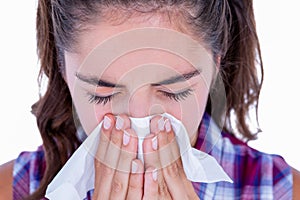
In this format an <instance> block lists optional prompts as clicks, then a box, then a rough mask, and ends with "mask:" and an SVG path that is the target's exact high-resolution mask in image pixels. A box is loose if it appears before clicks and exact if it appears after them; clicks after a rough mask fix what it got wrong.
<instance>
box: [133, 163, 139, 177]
mask: <svg viewBox="0 0 300 200" xmlns="http://www.w3.org/2000/svg"><path fill="white" fill-rule="evenodd" d="M138 167H139V165H138V164H137V163H136V162H135V161H132V163H131V173H133V174H135V173H137V171H138Z"/></svg>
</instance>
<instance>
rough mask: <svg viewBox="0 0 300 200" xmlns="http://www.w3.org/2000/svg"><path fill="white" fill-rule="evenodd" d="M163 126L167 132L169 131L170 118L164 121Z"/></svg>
mask: <svg viewBox="0 0 300 200" xmlns="http://www.w3.org/2000/svg"><path fill="white" fill-rule="evenodd" d="M165 128H166V131H167V132H170V131H171V124H170V120H169V119H166V121H165Z"/></svg>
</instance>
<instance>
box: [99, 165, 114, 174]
mask: <svg viewBox="0 0 300 200" xmlns="http://www.w3.org/2000/svg"><path fill="white" fill-rule="evenodd" d="M102 166H103V175H104V176H110V175H112V174H113V171H114V170H113V169H112V168H110V167H108V166H105V165H102Z"/></svg>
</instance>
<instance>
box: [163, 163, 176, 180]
mask: <svg viewBox="0 0 300 200" xmlns="http://www.w3.org/2000/svg"><path fill="white" fill-rule="evenodd" d="M165 171H166V173H167V176H170V177H172V178H174V177H178V176H179V173H178V167H177V164H176V162H174V163H172V164H170V165H169V166H167V167H166V169H165Z"/></svg>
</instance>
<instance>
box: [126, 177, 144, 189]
mask: <svg viewBox="0 0 300 200" xmlns="http://www.w3.org/2000/svg"><path fill="white" fill-rule="evenodd" d="M128 187H129V190H138V189H141V188H142V184H141V183H139V182H138V181H137V180H135V179H131V180H130V181H129V185H128Z"/></svg>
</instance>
